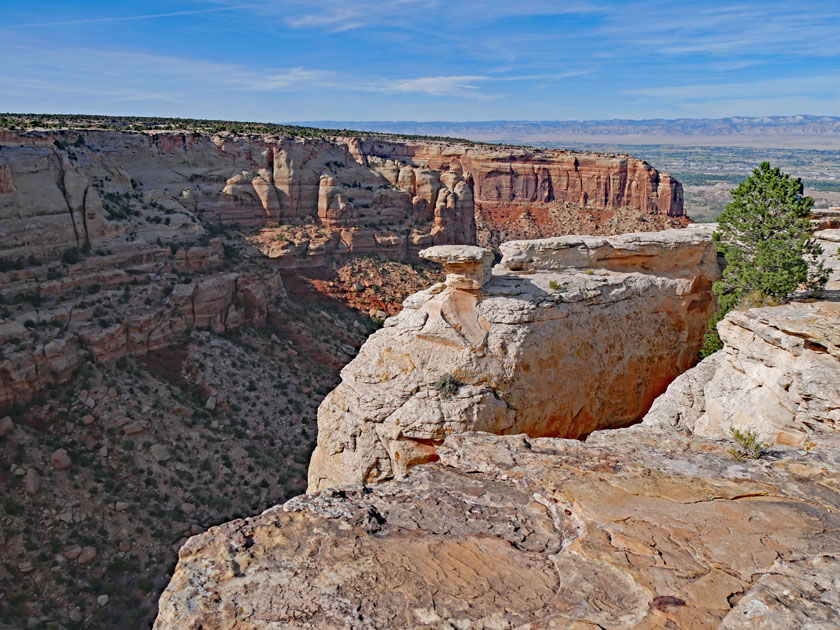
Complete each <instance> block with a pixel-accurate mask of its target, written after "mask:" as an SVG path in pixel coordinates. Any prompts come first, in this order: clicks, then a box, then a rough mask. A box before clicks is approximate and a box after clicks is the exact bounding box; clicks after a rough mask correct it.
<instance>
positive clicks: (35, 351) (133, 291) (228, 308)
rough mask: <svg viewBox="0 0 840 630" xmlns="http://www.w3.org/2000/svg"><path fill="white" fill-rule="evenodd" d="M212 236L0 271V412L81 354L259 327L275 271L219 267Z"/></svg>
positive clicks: (61, 376)
mask: <svg viewBox="0 0 840 630" xmlns="http://www.w3.org/2000/svg"><path fill="white" fill-rule="evenodd" d="M224 256H225V254H224V250H223V246H222V242H221V241H220V240H219V239H215V240H211V241H209V242H208V243H207V245H201V244H200V243H196V244H195V246H193V247H185V248H183V249H180V250H178V251H177V252H176V253H174V254H173V252H172V249H170V248H169V247H166V248H164V247H161V246H158V245H154V244H145V245H144V246H133V247H126V248H125V249H124V250H122V251H120V252H118V253H115V254H110V255H109V254H103V255H101V256H92V257H88V258H85V259H83V260H81V261H79V262H76V263H69V264H59V263H57V262H56V263H51V264H48V265H44V264H41V265H38V266H34V267H30V268H26V269H22V270H17V271H8V272H5V273H0V277H2V278H3V284H2V288H0V297H2V298H3V301H4V302H5V303H6V304H13V305H15V306H14V309H15V310H14V312H11V311H8V310H5V309H4V311H5V312H4V313H0V315H4V316H5V319H0V344H2V346H3V353H2V354H1V355H0V409H3V408H9V407H10V406H11V405H12V404H14V403H19V402H22V401H26V400H29V399H30V398H31V397H32V396H33V395H34V394H36V393H37V392H38V391H39V390H41V389H42V388H43V387H44V386H45V385H47V384H49V383H62V382H65V381H67V380H69V379H70V377H71V376H72V375H73V373H74V371H75V370H76V369H77V368H78V367H79V365H81V364H82V363H83V362H84V361H86V360H94V361H103V360H108V359H114V358H119V357H121V356H124V355H126V354H145V353H146V352H149V351H152V350H157V349H160V348H164V347H166V346H168V345H170V344H171V343H173V341H174V340H177V339H179V338H180V337H181V336H182V335H183V334H184V333H185V332H186V331H187V330H189V329H192V328H211V329H213V330H215V331H217V332H221V331H224V330H233V329H236V328H239V327H240V326H241V325H243V324H246V323H247V324H252V325H257V326H260V325H263V324H264V323H265V321H266V319H267V318H268V317H269V315H270V313H271V312H273V311H275V310H276V308H277V306H278V303H279V300H281V299H282V298H283V296H284V295H285V290H284V287H283V283H282V281H281V279H280V276H279V274H278V273H277V272H276V271H272V270H264V269H259V268H255V267H254V265H253V264H252V263H249V262H247V261H242V265H241V271H225V270H224V269H223V267H224V263H225V260H224Z"/></svg>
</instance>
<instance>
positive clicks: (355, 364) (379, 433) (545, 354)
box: [309, 227, 718, 491]
mask: <svg viewBox="0 0 840 630" xmlns="http://www.w3.org/2000/svg"><path fill="white" fill-rule="evenodd" d="M710 235H711V228H708V227H703V228H700V227H698V228H690V229H687V230H671V231H665V232H658V233H642V234H628V235H622V236H617V237H610V238H600V237H560V238H557V239H546V240H542V241H523V242H511V243H506V244H504V245H503V246H502V251H503V252H504V258H503V259H502V262H501V263H500V264H499V265H497V266H496V268H495V269H493V271H492V274H486V267H485V264H486V258H485V257H484V256H482V255H480V252H481V250H480V248H472V250H478V251H477V252H476V251H469V252H462V251H458V248H437V247H436V248H431V249H430V250H427V251H425V252H423V253H424V255H426V256H427V257H429V258H431V259H432V260H436V261H438V262H442V263H443V264H444V266H445V267H446V271H447V281H446V282H445V283H441V284H438V285H435V286H432V287H430V288H429V289H427V290H425V291H421V292H420V293H417V294H415V295H413V296H411V297H409V298H408V299H407V300H406V302H405V304H404V306H405V308H404V310H403V311H402V312H401V313H400V314H399V315H398V316H396V317H393V318H390V319H389V320H387V321H386V322H385V327H384V328H383V329H382V330H380V331H378V332H377V333H375V334H374V335H372V336H371V337H370V338H369V339H368V341H367V342H366V343H365V344H364V346H362V349H361V350H360V352H359V354H358V356H357V357H356V358H355V359H354V360H353V361H352V362H351V363H350V364H348V365H347V366H346V367H345V368H344V370H343V371H342V382H341V384H340V385H339V386H338V387H337V388H336V389H335V390H334V391H333V392H331V393H330V394H329V395H328V396H327V398H326V399H325V400H324V402H323V403H322V404H321V407H320V408H319V411H318V427H319V428H318V446H317V448H316V449H315V453H314V454H313V457H312V461H311V464H310V470H309V490H310V491H317V490H321V489H324V488H327V487H330V486H334V485H340V484H346V483H360V482H372V481H381V480H384V479H388V478H390V477H393V476H395V475H398V474H400V473H403V472H405V471H406V470H408V469H409V468H410V467H412V466H414V465H417V464H419V463H423V462H428V461H433V460H434V459H435V458H436V457H437V446H438V445H439V444H440V443H441V442H442V440H443V439H444V438H445V437H446V436H447V435H450V434H453V433H460V432H463V431H474V430H480V431H488V432H491V433H496V434H513V433H527V434H528V435H531V436H561V437H579V436H583V435H586V434H588V433H590V432H592V431H595V430H597V429H604V428H609V427H620V426H626V425H629V424H632V423H634V422H637V421H638V420H640V419H641V417H642V416H643V415H644V414H645V412H646V411H647V410H648V408H649V407H650V405H651V403H652V401H653V399H654V398H656V396H658V395H659V394H660V393H662V392H663V391H664V390H665V388H666V387H667V386H668V384H669V383H670V382H671V381H672V380H673V379H674V377H676V376H677V375H678V374H680V373H682V372H683V371H685V370H686V369H687V368H689V367H690V366H691V365H692V364H693V363H694V361H695V360H696V355H697V351H698V348H699V345H700V343H701V340H702V337H703V333H704V329H705V325H706V322H707V321H708V318H709V316H710V314H711V312H712V310H713V308H714V302H713V298H712V294H711V284H712V282H713V280H714V279H715V278H716V277H717V274H718V266H717V260H716V255H715V251H714V247H713V245H712V244H711V240H710Z"/></svg>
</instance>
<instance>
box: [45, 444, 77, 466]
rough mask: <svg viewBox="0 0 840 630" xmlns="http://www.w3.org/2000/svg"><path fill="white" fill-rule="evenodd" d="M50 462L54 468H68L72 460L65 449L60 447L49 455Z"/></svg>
mask: <svg viewBox="0 0 840 630" xmlns="http://www.w3.org/2000/svg"><path fill="white" fill-rule="evenodd" d="M50 463H51V464H52V466H53V468H55V469H56V470H64V469H65V468H70V466H71V465H72V464H73V461H72V460H71V459H70V456H69V455H68V454H67V451H66V450H65V449H63V448H60V449H58V450H57V451H55V452H54V453H53V454H52V455H51V456H50Z"/></svg>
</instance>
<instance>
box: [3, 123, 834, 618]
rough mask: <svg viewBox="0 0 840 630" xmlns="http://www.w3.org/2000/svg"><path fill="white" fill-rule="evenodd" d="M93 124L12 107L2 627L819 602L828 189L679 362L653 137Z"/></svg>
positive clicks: (700, 281) (735, 610) (827, 568)
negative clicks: (789, 241)
mask: <svg viewBox="0 0 840 630" xmlns="http://www.w3.org/2000/svg"><path fill="white" fill-rule="evenodd" d="M144 124H145V123H144ZM137 126H138V127H140V126H141V125H139V124H138V125H137ZM93 127H95V125H94V126H93ZM93 127H92V126H91V125H88V126H84V127H83V126H82V125H80V126H79V128H75V129H57V130H56V129H29V130H24V131H21V130H11V129H6V130H4V131H0V249H2V256H0V263H2V266H0V281H1V282H0V298H2V303H0V343H2V355H0V416H4V417H0V440H1V441H0V444H2V448H0V460H2V461H1V462H0V463H2V466H0V487H2V488H3V489H4V491H6V493H5V495H4V497H3V499H2V502H1V503H0V507H2V515H0V520H1V522H2V525H3V528H2V536H0V560H2V562H0V597H2V602H3V606H2V607H0V628H3V629H4V630H5V628H18V627H21V626H31V627H39V626H44V625H46V626H55V625H58V626H59V627H64V628H68V629H70V628H83V627H121V628H133V627H144V626H148V625H149V624H150V623H152V621H153V620H154V619H155V617H157V620H156V621H155V625H156V628H158V629H159V630H168V629H169V628H179V629H181V628H199V627H201V628H204V630H209V629H211V628H232V627H237V628H255V629H256V628H269V627H289V628H291V627H296V628H297V627H303V628H305V627H311V628H324V627H359V628H369V627H418V628H424V627H428V628H447V627H463V628H514V627H518V628H523V629H524V628H533V629H536V628H551V627H557V628H560V627H578V628H587V627H589V628H595V627H599V626H600V627H609V628H613V627H615V628H625V627H626V628H631V627H677V628H693V627H698V628H701V627H714V626H717V625H721V627H724V628H741V627H744V628H746V627H752V626H751V625H750V624H753V625H754V622H755V620H757V619H758V620H759V621H761V623H765V622H766V623H767V624H771V623H777V624H779V625H777V626H776V627H784V628H791V627H792V628H795V627H799V626H797V625H796V624H802V623H804V621H803V620H809V621H813V620H817V621H818V622H819V623H824V626H825V627H830V626H831V624H833V623H835V621H836V618H837V610H838V605H837V603H836V602H835V601H834V599H832V598H833V597H834V596H833V593H836V592H837V585H836V578H835V577H834V576H835V575H836V567H835V565H836V556H837V551H838V550H837V549H836V545H835V543H836V532H837V531H838V530H840V528H838V526H837V525H838V524H837V522H836V520H837V517H836V514H837V499H836V496H837V491H838V488H837V487H836V478H837V472H838V471H837V462H838V461H840V459H838V453H840V450H838V446H840V445H838V443H837V440H836V437H835V436H836V425H837V423H838V417H837V409H840V403H838V401H837V391H836V387H835V385H836V382H837V380H838V379H837V375H838V373H837V357H838V353H837V346H838V340H837V339H836V330H837V328H838V322H837V321H836V318H837V315H838V313H837V310H836V308H835V306H836V302H834V301H832V300H833V299H834V297H833V296H836V291H837V290H838V289H840V287H838V286H837V282H838V281H840V262H838V259H837V257H836V255H837V247H838V246H840V236H838V234H837V230H836V227H837V226H836V225H835V223H836V222H835V221H834V219H833V215H832V216H828V215H826V216H825V217H822V218H821V219H820V224H819V226H818V227H821V228H825V229H822V230H821V231H820V232H819V233H818V234H819V237H820V239H821V242H822V243H823V244H824V247H825V249H826V253H827V256H828V257H827V262H828V263H829V264H830V265H833V266H832V272H833V274H834V276H833V279H832V282H831V283H830V284H829V286H828V288H827V290H826V294H825V295H824V296H821V297H820V299H814V297H813V296H811V297H808V296H803V300H802V301H799V302H796V303H793V304H790V305H786V306H782V307H777V308H775V309H758V310H753V311H747V312H743V313H735V314H733V315H731V316H730V317H729V318H727V319H726V320H724V322H723V323H722V324H721V336H722V338H723V339H724V342H725V344H726V345H725V348H724V351H723V352H722V353H719V354H717V355H715V356H714V357H712V358H710V359H707V360H706V361H704V362H701V363H700V364H698V365H697V366H696V367H692V365H693V364H694V362H695V357H696V353H697V349H698V348H699V345H700V340H701V337H702V334H703V331H704V327H705V323H706V321H707V320H708V317H709V315H710V314H711V311H712V310H713V308H714V303H713V298H712V293H711V290H710V288H711V283H712V282H713V281H714V280H715V279H716V278H717V277H718V274H719V266H718V261H717V257H716V255H715V251H714V247H713V245H712V243H711V241H710V234H711V230H712V228H711V227H709V226H688V227H685V226H686V224H687V223H688V221H687V219H686V217H685V215H684V212H683V209H682V189H681V186H680V185H679V183H678V182H676V181H675V180H673V179H672V178H670V177H669V176H667V175H666V174H664V173H659V172H657V171H656V170H655V169H652V168H651V167H650V166H648V165H647V164H645V163H643V162H641V161H639V160H636V159H633V158H630V157H627V156H611V155H602V154H588V153H575V152H568V151H544V150H537V149H530V148H522V147H506V146H491V145H478V144H473V143H466V142H447V141H443V140H440V139H428V138H427V139H422V138H398V137H390V136H388V137H386V136H382V135H376V134H370V135H365V134H356V135H353V134H349V133H346V134H329V133H321V132H317V133H316V132H313V131H312V130H309V131H307V132H306V133H304V132H303V130H302V131H301V135H295V134H294V133H292V132H288V133H287V132H283V133H279V132H278V133H273V134H272V133H234V132H231V131H225V130H217V131H207V130H205V129H203V128H185V129H183V130H177V129H175V130H171V129H170V130H159V129H154V130H145V131H143V130H139V129H138V130H134V131H115V130H109V129H101V128H93ZM667 228H682V229H667ZM613 232H623V233H622V234H620V235H611V234H612V233H613ZM587 234H589V235H587ZM543 237H550V238H543ZM511 239H514V240H511ZM535 239H536V240H535ZM494 262H495V263H497V264H495V265H494ZM439 265H442V266H443V271H442V272H441V271H440V269H439V268H438V266H439ZM806 298H807V299H806ZM807 300H810V301H807ZM389 316H390V317H389ZM339 370H341V372H340V373H339ZM736 385H737V391H736V390H735V389H734V387H735V386H736ZM757 410H760V412H761V414H760V417H761V418H762V423H758V422H757V421H756V420H757V418H758V415H757ZM6 414H8V415H6ZM316 416H317V421H318V426H317V427H316ZM730 427H736V428H740V429H744V430H745V429H755V430H757V431H758V434H759V435H760V439H761V440H762V441H764V442H767V443H768V444H772V446H767V447H766V451H767V452H766V453H765V454H764V455H763V456H762V457H761V458H760V459H757V460H750V459H746V460H743V459H737V458H735V457H734V456H733V455H732V453H731V452H730V451H731V450H732V444H733V443H732V441H731V435H730V433H729V429H730ZM570 438H575V439H570ZM313 449H314V454H313ZM310 456H312V457H311V458H310ZM307 477H308V481H307ZM307 484H308V487H307ZM307 490H309V491H310V494H302V493H304V492H305V491H307ZM272 506H273V507H272ZM248 515H257V516H252V517H248ZM176 560H177V563H178V564H177V566H176V564H175V563H176ZM167 584H168V586H167ZM278 584H282V585H283V588H278V587H277V585H278ZM164 587H166V589H165V590H164ZM161 592H163V595H162V596H161V598H160V602H158V597H159V596H160V594H161ZM774 620H775V621H774ZM756 623H757V622H756ZM668 624H670V626H668ZM768 627H774V626H772V625H768Z"/></svg>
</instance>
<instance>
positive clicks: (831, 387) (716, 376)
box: [645, 302, 840, 446]
mask: <svg viewBox="0 0 840 630" xmlns="http://www.w3.org/2000/svg"><path fill="white" fill-rule="evenodd" d="M718 331H719V333H720V337H721V340H722V341H723V343H724V349H723V350H722V351H721V352H719V353H716V354H715V355H712V356H711V357H709V358H708V359H706V360H705V361H703V362H702V363H701V364H700V365H699V366H698V367H697V368H695V369H694V370H691V371H690V372H687V373H686V374H683V375H682V376H680V377H679V378H678V379H677V380H676V381H674V383H672V384H671V386H670V387H669V389H668V392H667V394H666V395H663V396H662V397H660V398H659V399H658V400H657V401H656V402H655V403H654V405H653V408H652V409H651V411H650V413H649V414H648V416H647V418H646V420H645V421H646V422H648V423H651V424H657V425H662V426H676V427H681V428H683V429H685V430H687V431H690V432H692V433H694V434H697V435H702V436H707V437H729V435H730V432H731V430H732V429H738V430H740V431H754V432H755V433H756V434H757V436H758V438H759V439H760V440H761V441H762V442H770V443H774V444H794V445H800V446H801V445H805V444H808V443H810V441H811V440H812V439H813V438H812V436H813V435H814V433H815V432H816V431H821V430H831V431H837V430H839V429H840V303H839V302H810V303H801V302H793V303H791V304H786V305H784V306H778V307H770V308H758V309H751V310H749V311H735V312H732V313H730V314H729V315H727V316H726V318H725V319H724V320H723V321H722V322H720V324H718Z"/></svg>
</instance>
